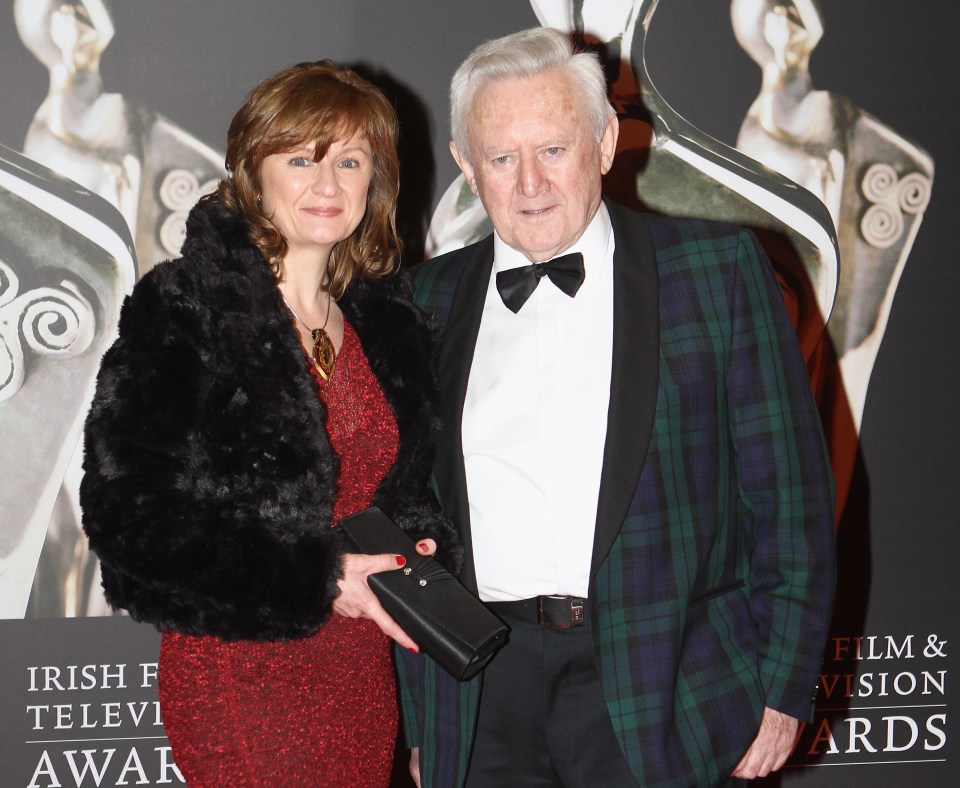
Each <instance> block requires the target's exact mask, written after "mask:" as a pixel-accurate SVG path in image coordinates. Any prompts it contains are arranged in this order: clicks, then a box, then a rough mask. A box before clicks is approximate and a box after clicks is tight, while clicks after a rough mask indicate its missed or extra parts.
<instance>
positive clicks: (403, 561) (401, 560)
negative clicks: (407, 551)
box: [396, 555, 407, 566]
mask: <svg viewBox="0 0 960 788" xmlns="http://www.w3.org/2000/svg"><path fill="white" fill-rule="evenodd" d="M396 558H397V566H403V565H404V564H406V563H407V559H406V558H404V557H403V556H402V555H398V556H397V557H396Z"/></svg>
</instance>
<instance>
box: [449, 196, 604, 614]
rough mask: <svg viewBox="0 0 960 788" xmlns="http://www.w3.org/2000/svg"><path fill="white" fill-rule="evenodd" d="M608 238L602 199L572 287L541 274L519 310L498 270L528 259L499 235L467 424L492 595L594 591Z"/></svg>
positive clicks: (480, 575) (473, 494)
mask: <svg viewBox="0 0 960 788" xmlns="http://www.w3.org/2000/svg"><path fill="white" fill-rule="evenodd" d="M613 248H614V240H613V229H612V227H611V225H610V216H609V214H608V213H607V209H606V207H605V206H604V205H603V204H601V205H600V209H599V211H598V212H597V214H596V216H594V218H593V220H592V221H591V223H590V224H589V225H588V226H587V229H586V230H585V231H584V233H583V235H582V236H581V237H580V239H579V240H578V241H577V243H575V244H574V245H573V246H572V247H570V248H569V249H567V250H566V252H581V253H582V254H583V258H584V268H585V271H586V278H585V279H584V282H583V284H582V285H581V287H580V289H579V291H578V292H577V294H576V297H575V298H570V297H569V296H567V295H566V294H564V293H563V292H562V291H561V290H560V289H559V288H557V287H556V286H555V285H554V284H553V282H551V281H550V279H549V278H548V277H544V278H543V279H541V280H540V284H539V286H538V287H537V289H536V290H535V291H534V292H533V294H532V295H531V296H530V298H529V300H528V301H527V302H526V303H525V304H524V305H523V306H522V307H521V308H520V311H519V312H518V313H517V314H514V313H513V312H511V311H510V310H509V309H507V307H506V306H504V304H503V301H502V300H501V298H500V294H499V293H498V292H497V286H496V274H497V271H503V270H507V269H510V268H516V267H518V266H521V265H529V261H528V260H527V259H526V258H525V257H524V256H523V255H522V254H520V253H519V252H517V251H515V250H514V249H511V248H510V247H509V246H507V245H506V244H505V243H504V242H503V241H502V240H501V239H500V238H499V236H495V237H494V264H493V273H492V274H491V277H490V283H489V285H488V287H487V294H486V301H485V303H484V308H483V318H482V320H481V323H480V331H479V334H478V336H477V346H476V351H475V354H474V358H473V365H472V367H471V370H470V379H469V382H468V384H467V392H466V400H465V402H464V408H463V422H462V427H461V428H462V438H463V454H464V463H465V468H466V476H467V490H468V493H469V497H470V523H471V533H472V538H473V552H474V560H475V565H476V573H477V584H478V587H479V592H480V598H481V599H483V600H485V601H505V600H514V599H526V598H529V597H533V596H538V595H540V594H571V595H580V596H585V595H586V594H587V588H588V585H589V582H590V559H591V556H592V552H593V534H594V528H595V525H596V519H597V497H598V493H599V490H600V472H601V470H602V466H603V448H604V443H605V439H606V429H607V408H608V405H609V402H610V370H611V364H612V353H613ZM566 252H565V253H566Z"/></svg>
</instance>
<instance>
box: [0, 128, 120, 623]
mask: <svg viewBox="0 0 960 788" xmlns="http://www.w3.org/2000/svg"><path fill="white" fill-rule="evenodd" d="M134 261H135V258H134V252H133V242H132V239H131V238H130V233H129V231H128V229H127V226H126V224H125V222H124V221H123V218H122V217H121V216H120V214H119V213H118V212H117V211H116V209H114V208H113V207H112V206H111V205H109V204H108V203H107V202H106V201H104V200H103V199H101V198H99V197H97V196H95V195H92V194H90V193H89V192H87V191H86V190H84V189H81V188H80V187H78V186H77V185H76V184H75V183H72V182H70V181H67V180H65V179H63V178H60V177H59V176H57V175H56V174H54V173H52V172H51V171H50V170H48V169H47V168H45V167H42V166H40V165H38V164H36V163H35V162H33V161H31V160H30V159H27V158H26V157H24V156H21V155H20V154H18V153H16V152H15V151H12V150H9V149H7V148H3V147H2V146H0V433H2V434H3V440H4V447H5V450H4V452H3V454H2V457H0V478H2V483H0V512H2V517H0V618H19V617H22V616H23V615H24V614H25V612H26V611H27V607H28V601H29V600H30V594H31V589H32V588H33V586H34V584H35V582H36V581H37V579H38V578H43V579H44V583H43V585H44V596H45V599H46V605H47V610H50V611H56V612H58V613H59V614H60V615H64V614H66V613H67V612H68V611H74V612H75V611H77V610H85V609H86V606H87V604H88V602H89V600H90V590H91V588H92V587H94V586H96V585H97V583H96V580H95V577H94V562H93V559H92V557H91V555H90V553H89V552H88V551H87V549H86V540H85V539H82V538H80V534H79V529H78V526H77V525H76V522H75V521H74V520H73V519H72V518H71V517H66V518H58V517H53V518H51V514H52V513H53V512H54V511H55V510H56V509H57V508H58V507H62V506H63V505H64V504H65V502H64V500H63V497H62V495H61V484H62V482H63V479H64V476H65V475H66V474H67V473H68V469H69V467H70V465H71V463H72V462H73V457H74V453H75V446H76V445H77V442H78V440H79V437H80V430H81V427H82V424H83V419H84V416H85V414H86V410H87V405H88V403H89V399H90V397H91V396H92V394H93V385H94V378H95V376H96V373H97V368H98V367H99V364H100V356H101V355H102V354H103V352H104V351H105V350H106V349H107V347H108V346H109V344H110V343H111V342H112V341H113V336H114V331H115V328H116V324H117V317H118V315H119V311H120V303H121V301H122V300H123V297H124V294H125V293H127V292H128V291H129V290H130V288H131V287H132V286H133V270H134V264H135V262H134ZM51 524H53V527H51ZM41 551H43V553H44V555H45V561H44V562H41V560H40V556H41Z"/></svg>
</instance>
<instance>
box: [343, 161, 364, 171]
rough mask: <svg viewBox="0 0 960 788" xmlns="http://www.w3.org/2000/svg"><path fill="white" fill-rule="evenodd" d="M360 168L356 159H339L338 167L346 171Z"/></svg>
mask: <svg viewBox="0 0 960 788" xmlns="http://www.w3.org/2000/svg"><path fill="white" fill-rule="evenodd" d="M359 166H360V162H359V161H357V160H356V159H341V161H340V167H342V168H343V169H346V170H352V169H355V168H356V167H359Z"/></svg>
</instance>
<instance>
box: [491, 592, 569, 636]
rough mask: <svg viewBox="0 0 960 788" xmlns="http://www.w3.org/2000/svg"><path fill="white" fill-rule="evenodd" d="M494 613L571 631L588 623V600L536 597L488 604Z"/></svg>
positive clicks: (552, 596) (567, 597) (556, 596)
mask: <svg viewBox="0 0 960 788" xmlns="http://www.w3.org/2000/svg"><path fill="white" fill-rule="evenodd" d="M486 604H487V606H488V607H489V608H490V609H491V610H492V611H493V612H494V613H503V614H504V615H505V616H507V617H508V618H509V617H513V618H518V619H520V620H521V621H526V622H528V623H531V624H542V625H543V626H545V627H558V628H560V629H569V628H570V627H578V626H580V625H581V624H584V623H586V621H587V600H586V599H584V598H583V597H579V596H558V595H550V596H535V597H531V598H530V599H518V600H517V601H515V602H487V603H486Z"/></svg>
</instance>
